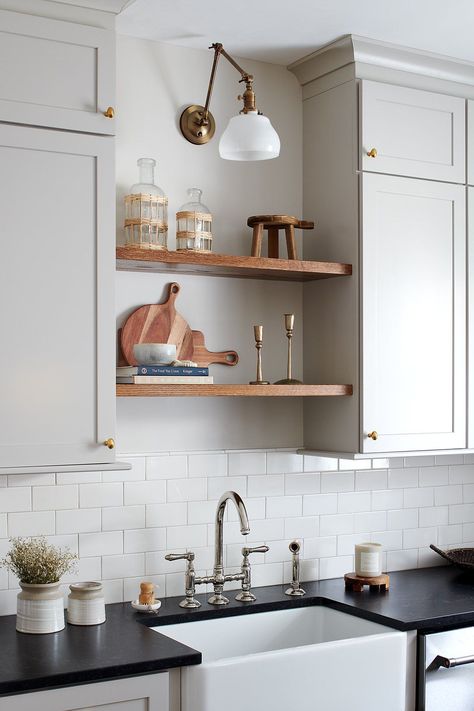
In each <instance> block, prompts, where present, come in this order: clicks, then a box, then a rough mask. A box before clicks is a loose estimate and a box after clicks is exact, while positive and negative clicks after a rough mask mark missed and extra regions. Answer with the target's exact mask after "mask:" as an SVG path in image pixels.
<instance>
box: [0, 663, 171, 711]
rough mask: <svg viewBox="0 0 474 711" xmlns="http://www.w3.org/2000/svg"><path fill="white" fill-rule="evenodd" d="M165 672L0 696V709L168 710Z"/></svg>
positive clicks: (75, 710)
mask: <svg viewBox="0 0 474 711" xmlns="http://www.w3.org/2000/svg"><path fill="white" fill-rule="evenodd" d="M169 696H170V694H169V674H168V672H161V673H158V674H149V675H147V676H136V677H131V678H130V679H114V680H113V681H105V682H97V683H96V684H85V685H82V686H73V687H71V686H69V687H66V688H64V689H53V690H51V691H36V692H33V693H31V694H19V695H17V696H6V697H2V698H0V709H1V711H93V710H94V711H169V710H170V705H169Z"/></svg>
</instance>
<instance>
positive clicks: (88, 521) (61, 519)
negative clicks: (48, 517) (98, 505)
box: [56, 509, 102, 533]
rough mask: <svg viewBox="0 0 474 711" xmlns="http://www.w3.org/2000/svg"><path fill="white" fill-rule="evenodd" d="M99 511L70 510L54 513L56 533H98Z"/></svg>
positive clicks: (100, 516) (100, 521)
mask: <svg viewBox="0 0 474 711" xmlns="http://www.w3.org/2000/svg"><path fill="white" fill-rule="evenodd" d="M101 524H102V511H101V509H87V510H86V509H72V510H70V511H57V512H56V533H91V532H93V531H100V529H101Z"/></svg>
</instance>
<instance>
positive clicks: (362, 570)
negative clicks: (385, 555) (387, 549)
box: [355, 543, 382, 578]
mask: <svg viewBox="0 0 474 711" xmlns="http://www.w3.org/2000/svg"><path fill="white" fill-rule="evenodd" d="M355 572H356V575H359V576H360V577H362V578H373V577H375V576H376V575H381V574H382V546H381V544H380V543H357V544H356V547H355Z"/></svg>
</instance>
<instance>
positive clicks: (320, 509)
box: [303, 494, 337, 516]
mask: <svg viewBox="0 0 474 711" xmlns="http://www.w3.org/2000/svg"><path fill="white" fill-rule="evenodd" d="M336 512H337V494H310V495H308V496H303V516H316V515H318V514H330V513H336Z"/></svg>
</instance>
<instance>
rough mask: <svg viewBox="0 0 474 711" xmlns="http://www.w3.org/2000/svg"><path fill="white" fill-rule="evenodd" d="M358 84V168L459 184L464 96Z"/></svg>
mask: <svg viewBox="0 0 474 711" xmlns="http://www.w3.org/2000/svg"><path fill="white" fill-rule="evenodd" d="M360 85H361V92H360V94H361V96H360V105H361V146H360V148H361V153H360V155H361V167H362V170H365V171H371V172H374V173H389V174H392V175H406V176H411V177H415V178H427V179H429V180H445V181H449V182H451V183H464V181H465V164H466V151H465V143H466V142H465V112H466V106H465V103H466V102H465V100H464V99H461V98H459V97H457V96H445V95H443V94H436V93H433V92H429V91H420V90H419V89H410V88H407V87H404V86H394V85H392V84H384V83H381V82H374V81H366V80H362V81H361V82H360Z"/></svg>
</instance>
